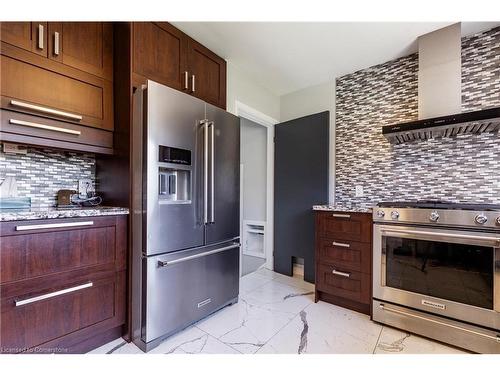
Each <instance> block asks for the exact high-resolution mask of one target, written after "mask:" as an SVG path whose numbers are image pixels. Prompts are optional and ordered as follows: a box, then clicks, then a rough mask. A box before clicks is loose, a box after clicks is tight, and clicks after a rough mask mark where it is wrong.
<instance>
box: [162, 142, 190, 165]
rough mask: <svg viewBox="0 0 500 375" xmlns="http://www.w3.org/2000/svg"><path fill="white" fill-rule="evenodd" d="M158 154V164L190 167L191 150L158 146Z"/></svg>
mask: <svg viewBox="0 0 500 375" xmlns="http://www.w3.org/2000/svg"><path fill="white" fill-rule="evenodd" d="M159 154H160V155H159V161H160V162H163V163H173V164H182V165H191V150H185V149H182V148H175V147H169V146H161V145H160V152H159Z"/></svg>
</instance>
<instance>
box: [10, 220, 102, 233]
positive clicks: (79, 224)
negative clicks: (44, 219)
mask: <svg viewBox="0 0 500 375" xmlns="http://www.w3.org/2000/svg"><path fill="white" fill-rule="evenodd" d="M88 225H94V222H93V221H75V222H73V223H54V224H34V225H18V226H16V230H17V231H23V230H37V229H53V228H68V227H82V226H88Z"/></svg>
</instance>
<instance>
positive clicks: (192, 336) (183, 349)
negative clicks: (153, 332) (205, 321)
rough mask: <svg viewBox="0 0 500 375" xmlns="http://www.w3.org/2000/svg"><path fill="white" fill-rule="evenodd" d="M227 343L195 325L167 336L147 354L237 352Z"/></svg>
mask: <svg viewBox="0 0 500 375" xmlns="http://www.w3.org/2000/svg"><path fill="white" fill-rule="evenodd" d="M238 353H239V352H238V351H236V350H234V349H233V348H231V347H230V346H228V345H225V344H223V343H222V342H220V341H219V340H217V339H216V338H214V337H212V336H210V335H209V334H208V333H206V332H203V331H202V330H200V329H199V328H197V327H193V326H191V327H188V328H186V329H185V330H183V331H181V332H179V333H177V334H175V335H173V336H171V337H169V338H167V339H166V340H165V341H163V342H162V343H161V344H160V345H159V346H157V347H156V348H154V349H152V350H150V351H149V352H148V354H238Z"/></svg>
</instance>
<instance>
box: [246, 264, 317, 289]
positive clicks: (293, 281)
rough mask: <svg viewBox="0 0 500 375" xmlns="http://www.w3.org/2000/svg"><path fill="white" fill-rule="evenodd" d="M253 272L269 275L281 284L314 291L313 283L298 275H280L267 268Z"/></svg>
mask: <svg viewBox="0 0 500 375" xmlns="http://www.w3.org/2000/svg"><path fill="white" fill-rule="evenodd" d="M255 273H256V274H259V275H261V276H266V277H269V278H271V279H273V280H274V281H277V282H279V283H282V284H286V285H290V286H293V287H296V288H300V289H304V290H307V291H314V284H312V283H309V282H307V281H304V280H303V279H301V278H300V277H291V276H286V275H282V274H280V273H277V272H274V271H271V270H268V269H267V268H260V269H259V270H257V271H256V272H255Z"/></svg>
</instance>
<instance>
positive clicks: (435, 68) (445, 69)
mask: <svg viewBox="0 0 500 375" xmlns="http://www.w3.org/2000/svg"><path fill="white" fill-rule="evenodd" d="M461 37H462V35H461V24H460V23H456V24H453V25H450V26H447V27H445V28H442V29H439V30H436V31H433V32H431V33H428V34H425V35H422V36H420V37H419V38H418V120H417V121H412V122H407V123H402V124H395V125H389V126H384V127H383V128H382V134H383V135H384V136H385V137H386V138H387V139H388V140H389V142H391V143H395V144H400V143H405V142H411V141H416V140H426V139H429V138H439V137H451V136H455V135H458V134H467V133H474V134H479V133H483V132H496V131H498V130H500V108H491V109H485V110H480V111H473V112H464V113H461V107H462V92H461V91H462V73H461V72H462V56H461V55H462V40H461Z"/></svg>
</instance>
